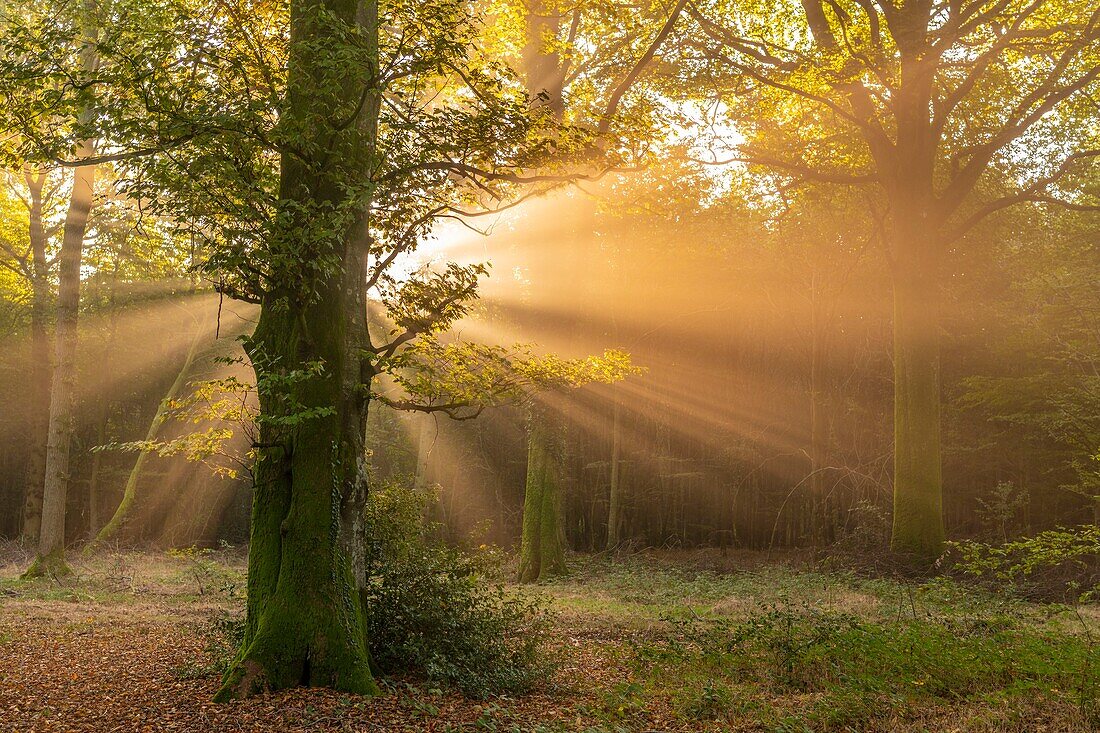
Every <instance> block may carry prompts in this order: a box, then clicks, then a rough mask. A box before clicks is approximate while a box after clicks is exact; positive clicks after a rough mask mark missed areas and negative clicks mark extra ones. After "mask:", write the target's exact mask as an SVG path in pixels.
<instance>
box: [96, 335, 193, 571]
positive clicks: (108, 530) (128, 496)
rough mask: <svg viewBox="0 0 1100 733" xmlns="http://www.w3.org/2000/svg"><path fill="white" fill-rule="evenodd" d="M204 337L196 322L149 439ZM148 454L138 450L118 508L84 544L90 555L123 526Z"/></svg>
mask: <svg viewBox="0 0 1100 733" xmlns="http://www.w3.org/2000/svg"><path fill="white" fill-rule="evenodd" d="M201 341H202V328H201V327H200V326H199V324H198V323H196V324H195V333H194V335H193V336H192V337H191V345H190V347H188V349H187V355H186V356H185V357H184V359H183V364H182V365H181V366H180V370H179V372H178V373H177V374H176V378H175V380H174V381H173V382H172V384H171V386H170V387H169V388H168V391H167V392H166V393H165V395H164V399H163V400H161V402H160V404H159V405H158V406H157V411H156V414H154V415H153V419H152V420H151V421H150V423H149V428H148V430H146V431H145V441H146V442H151V441H154V440H156V439H157V436H158V435H159V434H160V429H161V427H162V426H163V425H164V422H165V420H167V419H168V409H169V404H170V403H171V402H172V400H174V399H175V398H176V397H177V396H178V395H179V393H180V391H181V390H182V389H183V386H184V384H186V383H187V374H188V372H190V371H191V365H192V364H194V362H195V355H196V354H197V353H198V350H199V343H200V342H201ZM148 458H149V452H148V451H140V452H139V453H138V455H137V458H136V459H135V460H134V466H133V468H131V469H130V475H129V476H128V477H127V478H126V486H125V487H124V488H123V490H122V501H121V502H119V505H118V508H116V509H115V513H114V514H113V515H112V516H111V518H110V520H108V522H107V523H106V524H105V525H103V528H102V529H100V530H99V532H98V533H96V536H95V539H94V540H93V541H92V542H89V543H88V545H87V546H86V547H85V548H84V554H85V555H90V554H92V553H93V552H95V550H96V549H98V548H99V547H100V546H102V544H103V543H104V542H107V541H108V540H110V539H111V538H112V537H114V536H115V535H116V534H118V531H119V530H120V529H121V528H122V525H123V523H124V522H125V521H126V519H127V518H128V517H129V515H130V510H131V509H132V508H133V505H134V501H135V499H136V498H137V486H138V480H139V479H140V478H141V469H142V468H143V467H144V466H145V461H146V460H147V459H148Z"/></svg>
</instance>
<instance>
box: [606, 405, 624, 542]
mask: <svg viewBox="0 0 1100 733" xmlns="http://www.w3.org/2000/svg"><path fill="white" fill-rule="evenodd" d="M622 419H623V418H622V403H621V402H620V401H619V397H618V395H616V396H615V405H614V408H613V412H612V416H611V483H610V486H609V487H608V500H607V549H608V550H613V549H615V548H616V547H618V546H619V543H620V542H621V541H622V538H621V537H620V535H619V532H620V530H621V529H622V522H623V519H622V511H623V510H622V465H621V464H622V448H623V427H622Z"/></svg>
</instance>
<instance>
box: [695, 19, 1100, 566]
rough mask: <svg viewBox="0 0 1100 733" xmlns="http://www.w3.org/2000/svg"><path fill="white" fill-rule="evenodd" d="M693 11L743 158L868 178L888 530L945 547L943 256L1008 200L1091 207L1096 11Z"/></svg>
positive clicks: (801, 173)
mask: <svg viewBox="0 0 1100 733" xmlns="http://www.w3.org/2000/svg"><path fill="white" fill-rule="evenodd" d="M689 12H690V13H691V15H692V17H693V18H694V20H695V21H696V22H697V24H698V29H699V33H698V35H697V36H696V37H694V38H691V39H689V40H688V41H687V42H686V43H685V44H684V56H685V58H686V63H687V64H688V66H687V68H688V69H689V70H690V71H689V73H692V74H695V73H698V74H699V76H700V77H702V78H703V79H705V80H706V81H707V83H717V84H718V85H720V86H721V87H722V88H723V89H725V90H728V91H729V92H731V94H730V95H729V96H728V97H727V96H726V95H724V94H722V93H720V94H722V96H723V97H724V98H728V99H729V101H730V103H731V107H730V110H731V116H732V118H733V120H734V123H735V124H736V126H737V129H738V131H739V132H740V133H742V134H743V135H744V138H745V141H744V143H743V144H741V145H738V146H737V152H736V153H735V155H734V158H735V159H736V160H738V161H740V162H741V163H743V164H746V165H748V166H751V167H754V168H756V169H757V170H767V171H771V172H773V173H776V174H779V175H782V176H784V177H785V178H786V179H787V180H789V181H795V182H800V183H801V184H803V185H808V184H831V185H843V186H853V187H858V188H862V189H864V190H865V191H866V192H867V198H868V201H869V204H870V211H871V214H872V215H873V216H874V217H875V219H877V220H879V221H881V226H882V229H883V235H884V236H883V239H884V242H885V245H886V247H885V248H886V253H887V258H888V261H889V264H890V269H891V273H892V276H893V285H894V454H895V461H894V525H893V540H892V544H893V547H894V549H895V550H897V551H898V552H901V553H906V554H910V555H913V556H915V557H916V558H920V559H922V560H928V559H931V558H934V557H936V556H937V555H938V554H939V553H940V549H941V546H942V543H943V538H944V529H943V518H942V508H941V507H942V491H943V489H942V483H943V482H942V475H941V471H942V469H941V457H940V454H941V437H940V407H939V405H940V366H939V363H940V362H939V341H940V328H941V324H940V316H939V310H940V306H941V303H940V301H941V291H942V288H943V285H944V280H945V277H946V275H947V273H946V271H945V268H946V264H945V263H946V260H947V258H948V257H949V255H950V254H951V253H952V252H953V251H954V250H955V249H958V248H962V247H965V246H966V242H967V239H966V235H967V234H968V233H969V232H970V231H971V230H973V229H974V228H975V227H976V226H978V225H979V224H980V223H981V222H983V221H984V220H985V219H986V218H987V217H989V216H991V215H993V214H995V213H997V212H999V211H1001V210H1003V209H1005V208H1007V207H1010V206H1013V205H1016V204H1020V203H1025V202H1039V203H1055V204H1061V205H1066V206H1071V207H1076V208H1089V207H1092V206H1093V202H1091V201H1089V200H1087V199H1085V198H1082V196H1081V195H1080V194H1079V193H1077V192H1075V190H1074V187H1073V181H1074V178H1075V177H1076V176H1077V175H1079V174H1080V172H1081V171H1082V169H1083V168H1085V167H1086V166H1087V165H1088V164H1089V163H1091V162H1092V161H1093V160H1094V159H1095V158H1096V157H1097V156H1098V155H1100V150H1097V149H1096V148H1095V146H1094V145H1093V144H1092V142H1091V141H1090V140H1089V139H1087V134H1088V133H1087V130H1088V127H1089V126H1088V122H1087V121H1088V120H1089V119H1091V117H1092V115H1093V114H1094V112H1093V111H1092V107H1091V102H1090V101H1089V100H1090V95H1092V94H1093V93H1094V92H1095V90H1096V87H1097V81H1098V79H1100V9H1098V8H1096V7H1095V4H1093V3H1090V2H1085V1H1083V0H1071V1H1070V2H1054V1H1053V0H1031V1H1029V0H1002V1H999V2H988V1H986V0H972V1H969V2H968V1H965V0H961V1H951V2H931V1H930V0H922V1H921V2H907V3H904V4H895V3H893V2H889V1H887V0H882V1H875V2H841V3H828V4H825V3H822V2H819V1H818V0H804V1H803V2H801V3H800V5H796V4H795V3H793V2H786V3H781V4H780V6H779V7H778V8H770V7H769V8H765V7H763V6H757V7H745V8H743V9H742V8H731V7H730V6H728V5H726V4H724V3H711V4H708V5H700V6H692V8H690V10H689ZM723 74H733V75H734V78H735V79H736V80H737V81H736V83H735V84H734V85H733V86H732V87H731V86H730V85H729V83H728V81H727V80H728V78H729V77H728V76H723ZM697 81H698V80H697ZM1081 131H1086V132H1085V134H1084V135H1081V134H1077V133H1078V132H1081ZM1025 149H1026V150H1030V151H1033V152H1034V153H1035V154H1034V155H1029V156H1025V155H1022V154H1020V153H1021V151H1023V150H1025Z"/></svg>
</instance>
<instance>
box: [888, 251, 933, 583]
mask: <svg viewBox="0 0 1100 733" xmlns="http://www.w3.org/2000/svg"><path fill="white" fill-rule="evenodd" d="M918 236H919V235H918V234H917V232H916V230H911V233H910V235H909V237H911V238H912V239H916V238H917V237H918ZM906 239H907V238H906V237H902V238H899V245H900V246H898V247H897V255H896V259H895V263H894V278H893V279H894V521H893V532H892V536H891V547H892V548H893V550H894V551H895V552H897V553H899V554H901V555H904V556H907V557H908V558H909V559H911V560H912V561H914V562H917V563H922V564H923V563H930V562H931V561H933V560H935V559H936V558H937V557H938V556H939V555H940V553H941V552H942V551H943V543H944V525H943V475H942V460H941V447H940V445H941V437H940V319H939V312H940V289H939V287H938V285H939V282H938V276H937V266H936V265H937V263H936V260H937V255H936V252H935V250H934V245H930V244H929V243H925V244H926V246H924V247H921V246H919V245H917V244H916V243H914V242H913V241H912V239H909V241H906Z"/></svg>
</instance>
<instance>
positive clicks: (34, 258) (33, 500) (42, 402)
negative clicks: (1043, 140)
mask: <svg viewBox="0 0 1100 733" xmlns="http://www.w3.org/2000/svg"><path fill="white" fill-rule="evenodd" d="M26 180H27V189H28V191H29V192H30V203H31V206H30V212H29V213H30V227H29V232H28V233H29V235H30V244H31V267H32V270H31V364H32V365H33V368H32V369H31V372H30V379H29V381H30V384H29V392H30V403H31V419H30V425H29V442H30V449H29V450H28V451H27V473H26V479H25V482H26V483H25V484H24V486H25V488H24V494H23V532H22V534H23V542H24V543H25V544H27V545H28V546H35V547H36V546H37V545H38V536H39V531H40V530H41V527H42V487H43V485H44V484H45V482H46V435H47V431H48V429H49V413H50V375H51V372H52V370H51V369H50V341H49V336H48V334H47V332H46V323H47V321H48V317H47V310H48V307H49V299H50V283H49V273H48V269H49V265H48V264H47V262H46V230H45V226H44V223H43V221H42V206H43V204H42V187H43V184H44V183H45V181H46V174H45V173H44V172H34V171H30V170H28V171H27V174H26Z"/></svg>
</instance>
